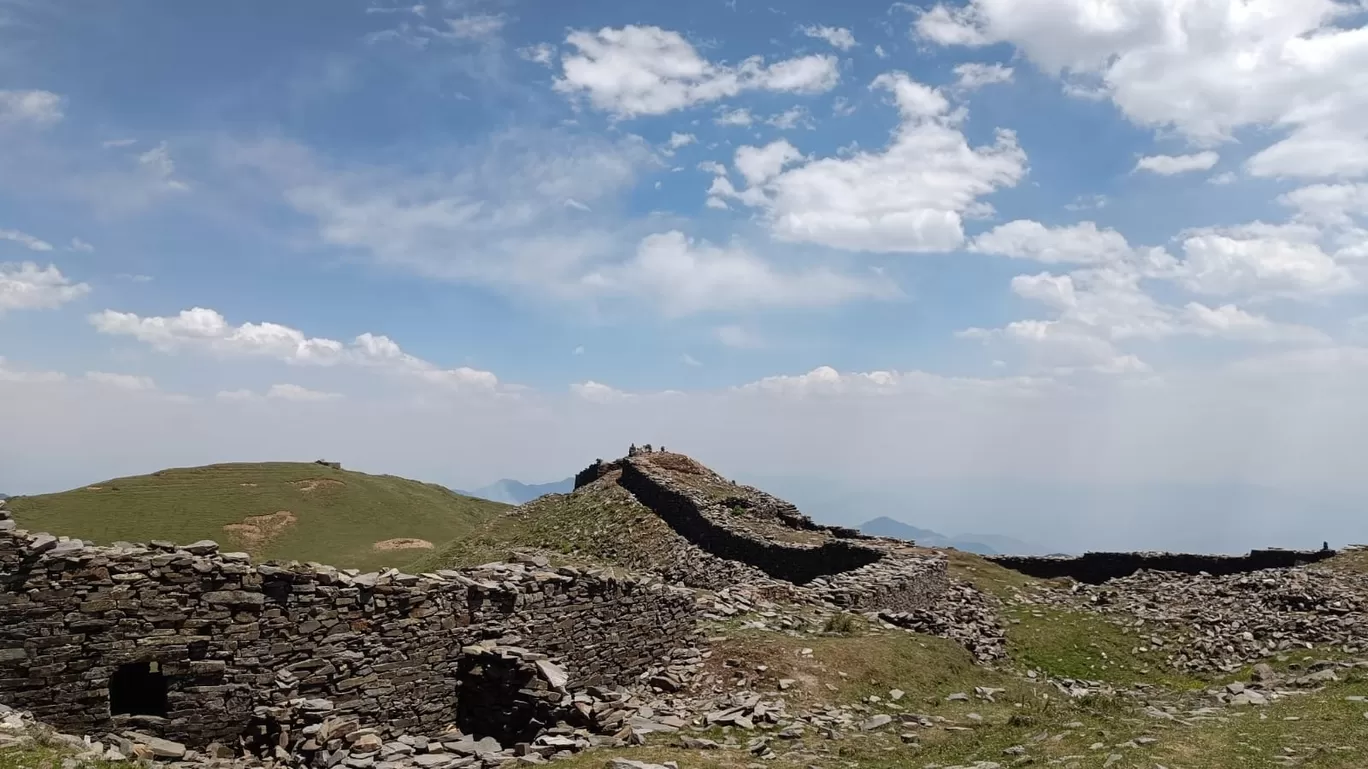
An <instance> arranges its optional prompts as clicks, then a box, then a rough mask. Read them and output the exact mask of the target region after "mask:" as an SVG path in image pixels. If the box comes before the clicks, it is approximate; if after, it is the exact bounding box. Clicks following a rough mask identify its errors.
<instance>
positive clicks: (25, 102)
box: [0, 90, 66, 128]
mask: <svg viewBox="0 0 1368 769" xmlns="http://www.w3.org/2000/svg"><path fill="white" fill-rule="evenodd" d="M65 101H66V100H65V99H63V98H62V97H61V96H58V95H57V94H55V93H52V92H51V91H14V90H0V127H4V126H6V125H30V126H37V127H39V128H45V127H47V126H50V125H53V124H54V123H58V122H60V121H61V120H62V117H63V107H64V106H65Z"/></svg>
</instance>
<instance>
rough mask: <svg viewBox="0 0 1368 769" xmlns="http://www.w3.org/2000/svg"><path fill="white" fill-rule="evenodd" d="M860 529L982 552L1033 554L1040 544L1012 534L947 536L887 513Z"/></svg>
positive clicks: (922, 542)
mask: <svg viewBox="0 0 1368 769" xmlns="http://www.w3.org/2000/svg"><path fill="white" fill-rule="evenodd" d="M860 531H862V532H864V533H865V534H870V535H873V536H876V537H894V538H896V539H906V540H911V541H914V542H916V543H917V544H919V545H926V546H927V547H953V548H955V549H956V550H964V551H966V552H969V553H978V554H979V555H1031V554H1035V553H1037V552H1039V551H1040V548H1039V547H1037V546H1035V545H1031V544H1028V543H1026V542H1022V541H1021V540H1019V539H1013V538H1012V537H1004V536H1001V535H998V534H961V535H959V536H957V537H947V536H945V535H944V534H941V533H940V532H936V531H932V530H930V529H921V528H918V527H916V526H913V525H911V524H908V523H903V522H902V521H898V520H894V519H892V518H889V517H888V516H879V517H878V518H875V519H874V520H872V521H865V522H864V523H862V524H860Z"/></svg>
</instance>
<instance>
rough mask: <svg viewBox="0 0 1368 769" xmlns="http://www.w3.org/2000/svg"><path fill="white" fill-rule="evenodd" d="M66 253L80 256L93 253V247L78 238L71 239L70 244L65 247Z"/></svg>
mask: <svg viewBox="0 0 1368 769" xmlns="http://www.w3.org/2000/svg"><path fill="white" fill-rule="evenodd" d="M67 250H68V251H76V252H78V253H82V254H93V253H95V247H94V246H92V245H90V244H89V243H87V242H85V241H84V240H81V239H80V238H72V239H71V244H70V245H68V246H67Z"/></svg>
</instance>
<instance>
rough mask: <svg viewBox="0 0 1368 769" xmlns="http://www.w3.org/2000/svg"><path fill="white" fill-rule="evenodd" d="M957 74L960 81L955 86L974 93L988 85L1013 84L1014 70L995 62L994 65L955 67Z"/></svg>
mask: <svg viewBox="0 0 1368 769" xmlns="http://www.w3.org/2000/svg"><path fill="white" fill-rule="evenodd" d="M955 74H956V75H957V76H958V80H956V81H955V85H956V87H958V88H961V89H963V90H965V91H973V90H976V89H979V88H982V87H984V86H986V85H995V84H997V83H1010V82H1012V74H1013V72H1012V68H1011V67H1006V66H1003V65H1001V64H998V63H996V62H994V63H993V64H980V63H978V62H966V63H964V64H960V65H958V66H956V67H955Z"/></svg>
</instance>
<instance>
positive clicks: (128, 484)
mask: <svg viewBox="0 0 1368 769" xmlns="http://www.w3.org/2000/svg"><path fill="white" fill-rule="evenodd" d="M334 464H335V463H323V462H242V463H228V464H216V465H205V466H203V467H185V468H173V469H167V470H159V471H157V472H154V473H150V474H148V475H138V476H129V477H124V478H114V479H110V480H106V481H100V482H97V483H92V484H89V485H87V486H82V487H79V488H75V489H71V490H69V491H64V492H58V493H54V494H38V495H33V496H24V497H15V498H13V499H10V500H9V501H8V505H9V509H10V510H11V511H12V512H13V514H14V517H15V519H16V520H17V521H18V523H19V524H20V525H21V526H23V527H25V528H30V529H33V530H38V531H48V532H52V533H54V534H59V535H66V536H71V537H79V538H82V539H86V540H90V541H94V542H101V543H112V542H117V541H127V542H142V541H151V540H171V541H178V542H195V541H197V540H203V539H212V540H216V541H221V542H223V543H224V544H225V545H227V546H229V547H231V548H233V549H237V550H242V551H245V552H248V553H251V554H252V555H253V556H255V557H257V558H260V559H263V560H265V559H285V560H300V561H316V562H320V563H330V564H334V565H337V566H344V567H355V568H363V569H366V568H377V567H381V566H398V565H401V564H404V563H407V562H409V561H412V560H413V558H414V556H415V554H417V553H420V552H423V551H425V550H431V549H432V548H434V547H436V546H438V545H440V544H442V543H445V542H448V541H450V540H452V539H456V538H458V537H461V536H464V535H465V534H466V533H467V532H469V531H470V530H471V529H473V528H475V527H476V526H478V525H479V524H480V523H482V522H483V521H484V520H485V519H487V518H488V517H490V516H491V515H494V514H496V513H498V512H499V511H502V510H505V509H507V505H504V504H500V503H498V502H491V501H488V500H483V499H475V498H472V497H467V496H462V495H460V494H457V493H455V492H452V491H450V490H448V489H445V488H443V487H441V486H438V485H436V484H431V483H423V482H421V481H414V480H409V479H406V478H400V477H398V476H393V475H370V474H367V473H362V472H357V471H355V470H346V469H342V468H340V467H335V466H333V465H334Z"/></svg>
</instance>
